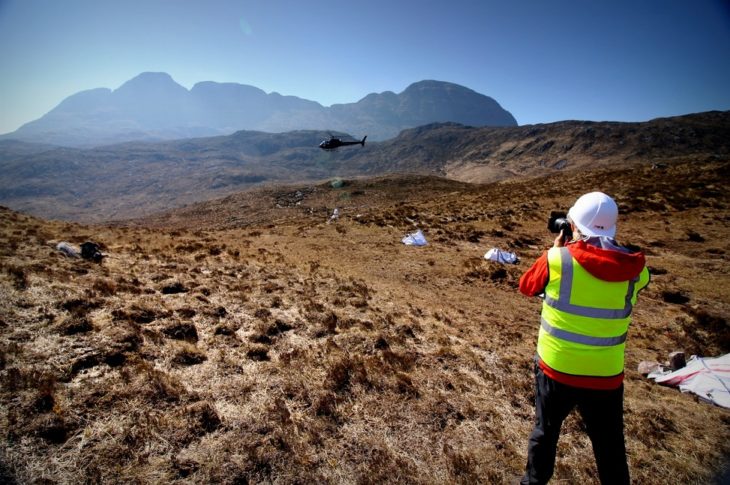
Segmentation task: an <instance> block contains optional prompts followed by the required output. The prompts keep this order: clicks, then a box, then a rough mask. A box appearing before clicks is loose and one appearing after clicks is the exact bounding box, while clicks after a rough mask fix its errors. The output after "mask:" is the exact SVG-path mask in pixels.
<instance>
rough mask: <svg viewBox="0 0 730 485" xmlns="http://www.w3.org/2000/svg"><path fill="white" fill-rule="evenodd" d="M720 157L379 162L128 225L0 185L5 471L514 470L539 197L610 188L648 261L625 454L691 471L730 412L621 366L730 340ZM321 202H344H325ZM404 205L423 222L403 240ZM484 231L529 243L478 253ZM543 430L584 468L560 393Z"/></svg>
mask: <svg viewBox="0 0 730 485" xmlns="http://www.w3.org/2000/svg"><path fill="white" fill-rule="evenodd" d="M727 180H728V164H727V163H719V162H694V163H689V162H688V163H683V164H677V165H672V166H670V167H668V168H666V169H659V170H651V169H649V168H643V169H633V170H624V171H614V172H609V171H597V172H585V173H578V174H572V175H570V176H564V177H561V178H558V177H557V176H556V177H550V178H544V179H535V180H531V181H514V182H506V183H502V184H497V185H488V186H462V185H459V184H456V183H452V182H443V181H438V179H418V180H417V181H413V179H399V178H395V179H380V180H376V181H373V182H369V185H368V182H362V183H358V184H354V185H349V186H346V187H344V188H343V189H339V190H332V189H328V188H326V187H325V186H320V187H318V188H317V190H312V189H313V188H312V187H302V188H300V189H299V191H300V192H301V193H302V196H301V197H300V196H298V195H296V192H297V190H295V189H294V188H290V189H282V190H281V191H279V192H277V191H276V190H273V189H272V191H271V192H265V193H258V194H257V196H255V197H248V198H247V196H239V197H232V198H230V199H228V202H227V203H225V204H223V203H210V204H209V205H207V206H199V207H196V208H191V209H186V210H182V211H180V212H178V213H176V214H174V215H169V216H166V217H161V218H156V219H149V220H146V221H142V222H139V223H137V224H136V225H131V226H129V227H112V226H108V227H103V226H82V225H77V224H66V223H60V222H45V221H40V220H37V219H33V218H29V217H26V216H23V215H18V214H15V213H12V212H10V211H6V210H4V211H3V212H2V213H1V214H0V224H1V225H2V226H1V227H2V228H1V229H0V248H1V249H0V251H2V252H1V253H0V265H1V266H0V292H2V294H3V295H5V297H4V298H3V299H2V302H0V379H1V382H2V387H1V390H0V429H2V430H4V431H3V432H2V434H3V438H2V445H1V447H0V465H2V466H0V472H3V473H7V474H11V475H12V476H14V477H15V478H16V479H17V480H18V481H19V482H24V483H25V482H33V481H37V480H40V479H51V480H55V481H60V482H68V481H77V480H78V479H88V480H91V481H117V480H123V481H140V482H175V481H179V482H185V481H190V482H198V483H202V482H224V483H245V482H249V481H253V482H261V481H264V482H266V481H279V482H285V483H292V482H302V481H306V482H315V481H316V482H338V483H339V482H343V483H370V482H382V481H388V482H404V483H433V482H465V483H466V482H470V483H474V482H487V483H503V482H509V481H510V480H512V479H514V478H515V477H517V476H519V475H520V474H521V472H522V469H523V465H524V460H525V451H526V439H527V435H528V433H529V431H530V428H531V421H532V416H533V407H532V398H533V395H532V369H531V365H532V364H531V358H532V355H533V354H534V347H535V338H536V333H537V319H538V313H539V307H540V305H539V302H538V301H536V300H532V299H528V298H525V297H522V296H520V295H519V294H518V292H517V290H516V285H517V280H518V278H519V275H520V274H521V273H522V272H523V271H524V270H526V269H527V268H528V267H529V265H530V264H531V262H532V261H533V260H534V258H536V257H537V256H538V255H539V254H540V252H541V251H542V249H543V248H544V247H545V246H546V245H548V244H549V243H550V239H551V238H550V236H549V235H548V234H546V232H545V230H544V225H545V217H546V215H547V214H548V213H549V211H550V210H551V209H556V208H561V207H562V208H565V207H568V206H569V205H570V203H571V202H572V201H573V200H574V199H575V198H576V197H577V195H579V194H580V193H582V192H585V191H589V190H593V189H598V188H600V189H603V190H605V191H607V192H609V193H611V194H613V195H615V196H616V198H617V200H618V202H619V204H620V207H621V209H622V212H623V214H624V215H622V219H621V223H620V228H619V231H620V235H622V236H623V239H624V240H628V241H630V242H631V243H633V244H637V245H639V246H641V247H643V248H644V249H645V250H646V252H647V255H648V264H649V265H650V267H651V268H652V272H653V281H652V284H651V286H650V288H649V289H647V290H646V291H645V292H643V293H642V295H641V299H640V303H639V305H638V306H637V308H636V311H635V314H634V321H633V325H632V328H631V331H630V336H629V342H628V346H627V366H626V368H627V380H626V403H625V409H626V413H625V415H626V437H627V444H628V450H629V462H630V466H631V472H632V476H633V478H634V480H635V481H636V482H637V483H668V482H679V483H706V482H707V481H708V479H709V478H710V477H711V476H712V475H713V474H714V473H715V472H717V471H718V470H719V468H720V467H721V465H722V463H723V459H724V457H726V456H727V454H728V452H730V449H729V448H728V442H727V439H726V438H727V436H728V431H730V414H728V412H727V411H726V410H722V409H719V408H716V407H712V406H710V405H708V404H705V403H702V402H699V401H698V400H697V399H696V398H694V397H693V396H691V395H684V394H681V393H679V392H678V391H676V390H674V389H669V388H664V387H659V386H656V385H653V384H652V383H650V382H648V381H646V380H645V379H644V378H642V377H641V376H639V375H638V374H637V372H636V371H635V369H636V366H637V364H638V363H639V362H640V361H641V360H648V359H651V360H653V359H658V360H664V359H666V355H667V354H668V352H670V351H672V350H676V349H678V348H683V349H685V350H687V351H688V352H691V353H700V354H703V355H717V354H718V353H720V352H728V351H729V350H730V348H729V347H730V343H729V341H728V339H729V335H730V333H729V331H728V323H727V322H728V317H729V316H730V300H729V299H728V294H727V288H728V284H729V283H730V281H729V280H730V276H729V275H728V264H727V258H728V254H729V253H728V252H729V251H730V247H729V245H728V229H727V228H728V218H729V217H730V212H728V207H729V206H728V203H730V200H728V193H729V192H728V186H727V185H728V184H727ZM556 187H560V188H561V190H560V191H556V190H555V188H556ZM276 203H278V204H279V205H280V206H282V207H277V206H276ZM297 203H298V204H297ZM216 204H217V205H216ZM335 206H339V207H340V208H341V213H342V217H341V218H340V220H339V221H338V222H337V223H336V224H325V220H326V219H327V215H328V214H329V212H330V211H331V209H332V208H333V207H335ZM411 221H415V222H417V223H418V224H419V226H420V227H422V228H423V229H424V232H425V233H426V236H427V238H428V239H429V241H430V243H431V244H430V245H429V246H427V247H424V248H412V247H406V246H403V245H401V244H400V243H399V240H400V237H401V236H402V235H403V234H404V233H405V232H406V231H408V230H410V229H411V228H412V227H413V226H412V222H411ZM87 239H93V240H97V241H99V242H101V243H103V244H104V245H105V246H106V250H107V251H108V252H109V253H110V254H111V255H112V257H110V258H109V259H107V260H106V261H105V262H104V264H103V265H101V266H98V265H93V264H88V263H85V262H77V261H73V260H68V259H65V258H63V257H61V256H59V255H58V254H57V253H56V251H55V250H54V249H53V248H52V242H53V241H58V240H69V241H72V242H76V243H79V242H82V241H84V240H87ZM492 246H497V247H501V248H505V249H506V248H509V249H513V250H515V251H517V253H518V254H519V256H520V257H521V258H522V261H521V263H520V264H519V265H517V266H509V267H503V266H500V265H497V264H495V263H489V262H486V261H484V260H483V259H482V255H483V254H484V252H485V251H486V250H487V249H489V248H490V247H492ZM176 284H179V285H176ZM176 290H182V292H179V293H175V292H174V291H176ZM171 291H173V293H170V292H171ZM679 301H681V302H682V303H676V302H679ZM558 456H559V458H558V465H557V468H556V479H562V480H568V481H570V482H571V483H572V482H588V483H590V482H592V481H594V480H595V479H594V478H593V477H595V469H594V464H593V460H592V453H591V451H590V443H589V441H588V439H587V437H586V436H585V433H584V431H583V427H582V423H581V422H580V420H579V419H578V418H577V417H575V416H571V417H570V418H569V419H568V421H567V422H566V424H565V428H564V434H563V436H562V438H561V441H560V447H559V453H558ZM3 470H4V471H3Z"/></svg>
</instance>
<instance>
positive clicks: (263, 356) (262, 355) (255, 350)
mask: <svg viewBox="0 0 730 485" xmlns="http://www.w3.org/2000/svg"><path fill="white" fill-rule="evenodd" d="M246 356H247V357H248V358H249V359H251V360H255V361H257V362H262V361H266V360H271V357H269V351H268V349H267V348H266V347H262V346H254V347H251V348H250V349H248V352H246Z"/></svg>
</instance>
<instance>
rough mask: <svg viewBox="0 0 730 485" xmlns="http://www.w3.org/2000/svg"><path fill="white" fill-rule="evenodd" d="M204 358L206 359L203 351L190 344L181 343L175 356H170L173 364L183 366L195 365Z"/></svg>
mask: <svg viewBox="0 0 730 485" xmlns="http://www.w3.org/2000/svg"><path fill="white" fill-rule="evenodd" d="M205 360H207V357H206V356H205V353H204V352H203V351H201V350H200V349H198V348H197V347H195V346H194V345H190V344H181V345H180V346H179V347H178V349H177V351H176V352H175V356H174V357H173V358H172V362H173V363H174V364H178V365H184V366H189V365H197V364H200V363H202V362H204V361H205Z"/></svg>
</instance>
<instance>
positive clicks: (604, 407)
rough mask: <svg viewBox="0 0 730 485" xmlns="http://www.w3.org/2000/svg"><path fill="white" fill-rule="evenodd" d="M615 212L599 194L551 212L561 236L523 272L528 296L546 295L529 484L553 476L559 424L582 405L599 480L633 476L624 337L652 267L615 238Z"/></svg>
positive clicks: (615, 481) (552, 226)
mask: <svg viewBox="0 0 730 485" xmlns="http://www.w3.org/2000/svg"><path fill="white" fill-rule="evenodd" d="M617 218H618V207H617V205H616V202H614V200H613V199H612V198H611V197H609V196H607V195H606V194H604V193H601V192H591V193H589V194H585V195H583V196H581V197H580V198H579V199H578V200H577V201H576V202H575V204H574V205H573V207H571V208H570V211H569V212H568V215H567V219H561V218H559V217H556V214H555V213H553V215H552V217H551V219H550V222H549V224H548V227H549V228H550V230H551V231H552V232H559V233H560V234H559V235H558V236H557V237H556V238H555V242H554V245H553V247H552V248H550V249H549V250H548V251H546V252H545V253H543V255H542V256H540V258H538V260H537V261H536V262H535V263H534V264H533V265H532V267H531V268H530V269H529V270H528V271H527V272H526V273H525V274H524V275H522V277H521V278H520V292H522V293H523V294H525V295H527V296H540V297H542V298H543V304H542V314H541V319H540V323H541V324H540V331H539V335H538V341H537V355H536V357H535V427H534V429H533V431H532V433H531V434H530V438H529V442H528V455H527V467H526V473H525V475H524V477H523V478H522V482H521V483H523V484H534V483H541V484H542V483H547V482H548V480H550V477H551V476H552V474H553V468H554V465H555V453H556V449H557V444H558V437H559V435H560V427H561V425H562V423H563V420H564V419H565V418H566V417H567V416H568V414H569V413H570V411H571V410H572V409H573V408H574V407H577V408H578V411H579V412H580V414H581V416H582V418H583V422H584V424H585V427H586V431H587V433H588V436H589V438H590V439H591V443H592V444H593V453H594V455H595V458H596V464H597V466H598V475H599V478H600V480H601V483H604V484H608V483H610V484H625V483H629V481H630V480H629V469H628V464H627V462H626V448H625V444H624V434H623V377H624V374H623V369H624V346H625V343H624V342H625V340H626V333H627V331H628V327H629V323H630V315H631V309H632V307H633V305H634V304H635V303H636V297H637V295H638V293H639V291H640V290H641V289H643V288H644V287H645V286H646V285H647V284H648V283H649V272H648V271H647V269H646V267H645V263H644V255H643V254H642V253H641V252H633V251H631V250H629V249H627V248H625V247H622V246H620V245H619V244H618V243H617V242H616V241H615V240H614V236H615V234H616V220H617ZM571 233H572V236H573V237H572V240H568V239H569V237H568V235H569V234H571ZM566 241H567V242H566Z"/></svg>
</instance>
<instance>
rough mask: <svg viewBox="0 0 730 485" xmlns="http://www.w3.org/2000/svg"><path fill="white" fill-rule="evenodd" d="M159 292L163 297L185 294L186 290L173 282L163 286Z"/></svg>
mask: <svg viewBox="0 0 730 485" xmlns="http://www.w3.org/2000/svg"><path fill="white" fill-rule="evenodd" d="M161 291H162V294H163V295H174V294H177V293H187V292H188V289H187V288H186V287H185V286H184V285H183V284H182V283H180V282H175V283H172V284H170V285H165V286H163V287H162V290H161Z"/></svg>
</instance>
